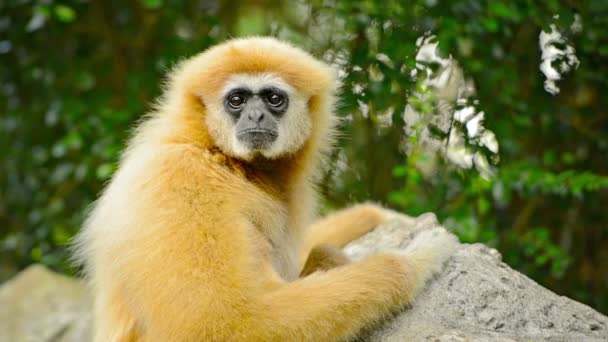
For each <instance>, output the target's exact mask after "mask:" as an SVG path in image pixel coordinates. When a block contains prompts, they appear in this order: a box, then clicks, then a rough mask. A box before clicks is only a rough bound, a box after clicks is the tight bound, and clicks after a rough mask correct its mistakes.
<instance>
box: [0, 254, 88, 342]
mask: <svg viewBox="0 0 608 342" xmlns="http://www.w3.org/2000/svg"><path fill="white" fill-rule="evenodd" d="M90 307H91V302H90V296H89V295H88V293H87V291H86V289H85V286H84V284H83V283H82V281H80V280H77V279H72V278H69V277H66V276H63V275H60V274H56V273H54V272H51V271H49V270H48V269H47V268H45V267H44V266H41V265H33V266H30V267H29V268H27V269H26V270H24V271H23V272H21V273H20V274H18V275H17V276H16V277H15V278H13V279H12V280H9V281H7V282H6V283H4V284H2V286H1V287H0V341H1V342H9V341H10V342H13V341H19V342H21V341H24V342H25V341H27V342H30V341H31V342H46V341H53V342H76V341H87V340H89V339H90V338H89V337H88V336H89V334H90V333H89V329H90V325H91V324H90V323H91V315H90V309H89V308H90Z"/></svg>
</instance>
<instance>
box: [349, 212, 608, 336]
mask: <svg viewBox="0 0 608 342" xmlns="http://www.w3.org/2000/svg"><path fill="white" fill-rule="evenodd" d="M437 225H439V224H438V223H437V219H436V218H435V215H433V214H424V215H422V216H420V217H418V218H417V219H415V220H412V219H406V218H401V219H399V218H396V219H393V220H391V221H389V222H387V223H386V224H384V225H383V226H382V227H380V228H381V229H377V230H375V231H373V232H371V233H369V234H367V235H365V236H363V237H362V238H360V239H359V240H357V241H353V242H352V243H351V244H350V245H348V246H347V247H346V252H347V253H348V254H350V255H351V256H353V257H355V258H361V257H362V256H364V255H367V254H369V253H370V252H373V251H377V250H381V249H383V248H403V247H404V246H406V245H407V243H408V242H409V241H410V240H411V238H412V236H414V235H415V234H416V232H418V231H420V230H423V229H429V228H431V227H434V226H437ZM363 339H364V340H366V341H505V342H506V341H534V342H537V341H564V342H565V341H581V342H582V341H585V342H587V341H608V317H606V316H603V315H602V314H600V313H598V312H597V311H595V310H593V309H592V308H590V307H589V306H587V305H584V304H581V303H578V302H575V301H573V300H571V299H569V298H567V297H563V296H559V295H557V294H555V293H553V292H551V291H549V290H547V289H545V288H544V287H542V286H540V285H538V284H537V283H535V282H534V281H533V280H531V279H530V278H528V277H526V276H524V275H523V274H521V273H519V272H517V271H515V270H513V269H511V268H510V267H509V266H507V265H506V264H505V263H503V262H502V261H501V255H500V253H498V251H497V250H495V249H492V248H488V247H486V246H484V245H482V244H472V245H469V244H462V245H461V246H460V248H459V250H458V251H457V252H456V253H455V254H454V256H453V257H452V258H451V259H450V260H449V261H448V262H447V264H446V267H445V269H444V271H443V272H442V273H441V274H440V275H439V276H438V277H436V278H435V279H433V281H432V282H430V283H429V284H428V287H427V288H426V290H425V291H424V292H422V293H421V294H420V295H419V296H418V298H417V300H416V302H415V303H414V304H413V305H412V306H411V307H410V308H409V309H407V310H405V311H404V312H402V313H400V314H399V315H397V317H395V318H394V319H393V320H390V321H389V322H386V323H385V324H383V326H381V327H377V328H376V329H373V330H370V332H369V333H367V334H366V336H365V337H364V338H363Z"/></svg>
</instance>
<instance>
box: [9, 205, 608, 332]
mask: <svg viewBox="0 0 608 342" xmlns="http://www.w3.org/2000/svg"><path fill="white" fill-rule="evenodd" d="M437 225H439V223H438V222H437V219H436V218H435V216H434V215H433V214H425V215H422V216H420V217H418V218H415V219H414V218H411V217H407V216H403V215H395V217H394V218H393V219H392V220H391V221H389V222H387V223H386V224H384V225H382V226H381V227H379V228H378V229H376V230H375V231H374V232H372V233H369V234H367V235H366V236H364V237H362V238H361V239H359V240H357V241H354V242H353V243H351V244H350V245H348V246H347V247H346V251H347V253H348V254H350V255H351V256H352V257H353V258H355V259H357V258H362V257H364V256H365V255H368V254H371V253H373V252H377V251H381V250H383V249H387V248H390V249H393V248H404V247H405V246H407V244H408V242H409V241H410V240H411V238H412V237H413V236H415V235H416V233H417V232H419V231H421V230H424V229H429V228H432V227H434V226H437ZM90 304H91V299H90V296H89V295H88V294H87V291H86V289H85V287H84V285H83V283H82V282H81V281H80V280H76V279H70V278H68V277H65V276H62V275H58V274H55V273H53V272H51V271H49V270H47V269H46V268H44V267H43V266H39V265H34V266H31V267H29V268H28V269H26V270H25V271H23V272H22V273H20V274H19V275H17V276H16V277H15V278H13V279H12V280H10V281H8V282H6V283H5V284H3V285H2V286H1V287H0V341H2V342H4V341H11V342H12V341H18V342H20V341H41V342H46V341H62V342H72V341H73V342H80V341H87V340H88V336H89V333H90V322H91V316H90V312H89V308H90ZM359 340H364V341H534V342H537V341H608V318H607V317H606V316H603V315H602V314H600V313H598V312H596V311H594V310H593V309H591V308H590V307H588V306H586V305H583V304H580V303H577V302H575V301H573V300H571V299H568V298H566V297H561V296H558V295H556V294H554V293H552V292H550V291H549V290H547V289H545V288H543V287H541V286H539V285H538V284H536V283H535V282H534V281H532V280H531V279H529V278H527V277H526V276H524V275H522V274H521V273H519V272H517V271H514V270H512V269H511V268H509V266H507V265H506V264H504V263H503V262H501V256H500V253H498V251H496V250H494V249H491V248H488V247H486V246H484V245H481V244H473V245H467V244H463V245H462V246H461V247H460V248H459V250H458V251H457V252H456V253H455V255H454V256H453V257H452V258H451V259H450V260H449V261H448V262H447V264H446V267H445V270H444V271H443V272H442V273H441V274H440V275H439V276H437V277H436V278H435V279H433V280H432V281H431V282H430V283H429V284H428V286H427V288H426V289H425V290H424V291H423V292H422V293H421V294H420V295H419V296H418V298H417V300H416V302H415V303H413V304H412V305H411V306H410V307H409V308H406V309H405V310H404V311H402V312H400V313H398V314H396V315H395V317H393V318H390V319H388V320H386V321H385V322H384V323H382V324H381V325H379V326H376V327H373V329H368V330H367V331H366V332H365V333H364V334H363V336H361V338H360V339H359Z"/></svg>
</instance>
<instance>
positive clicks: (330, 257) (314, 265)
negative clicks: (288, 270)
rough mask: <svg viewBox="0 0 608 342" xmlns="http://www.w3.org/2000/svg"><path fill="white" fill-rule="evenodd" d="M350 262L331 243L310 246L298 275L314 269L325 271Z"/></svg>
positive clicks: (302, 275)
mask: <svg viewBox="0 0 608 342" xmlns="http://www.w3.org/2000/svg"><path fill="white" fill-rule="evenodd" d="M349 262H350V260H349V258H348V256H347V255H346V254H345V253H344V252H343V251H342V249H340V248H338V247H335V246H332V245H326V244H322V245H317V246H315V247H313V248H312V250H311V251H310V253H309V254H308V258H307V259H306V263H305V264H304V267H302V271H301V272H300V277H305V276H307V275H310V274H312V273H314V272H316V271H327V270H330V269H332V268H334V267H338V266H342V265H346V264H348V263H349Z"/></svg>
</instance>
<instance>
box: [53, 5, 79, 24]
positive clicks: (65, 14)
mask: <svg viewBox="0 0 608 342" xmlns="http://www.w3.org/2000/svg"><path fill="white" fill-rule="evenodd" d="M54 11H55V17H57V19H58V20H59V21H62V22H64V23H71V22H72V21H74V19H76V12H75V11H74V10H73V9H72V8H70V7H68V6H66V5H57V6H55V8H54Z"/></svg>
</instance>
